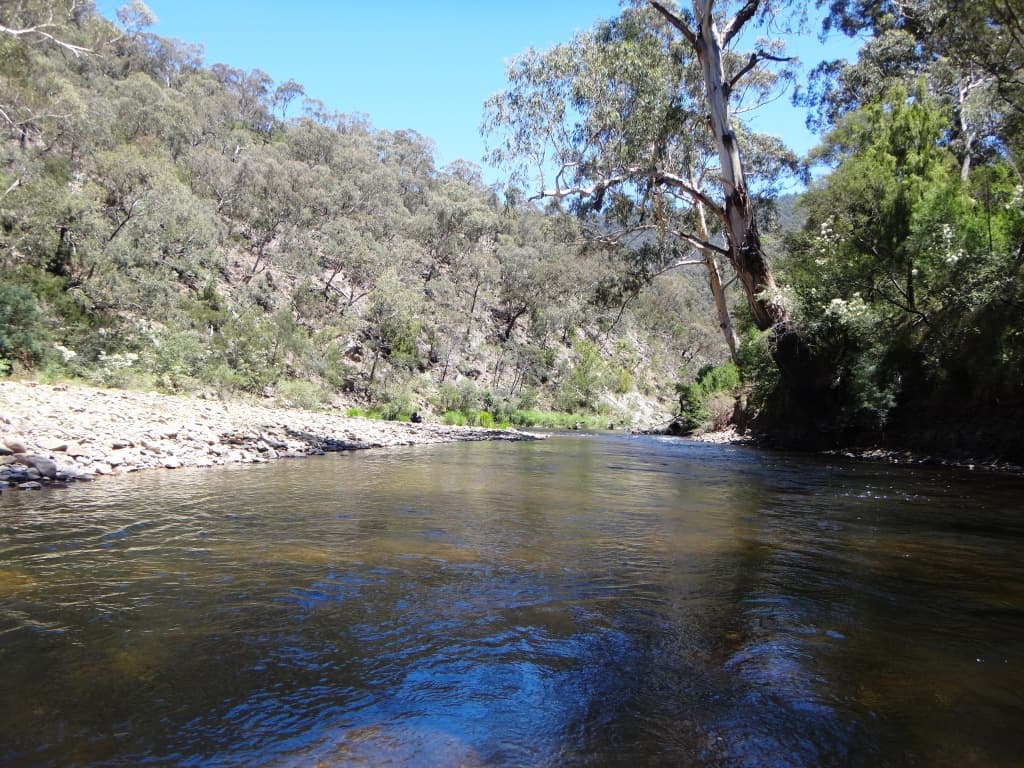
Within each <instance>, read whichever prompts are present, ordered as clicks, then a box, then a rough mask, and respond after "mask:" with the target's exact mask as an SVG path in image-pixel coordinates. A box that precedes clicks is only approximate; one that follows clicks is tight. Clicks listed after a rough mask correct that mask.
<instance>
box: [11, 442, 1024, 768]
mask: <svg viewBox="0 0 1024 768" xmlns="http://www.w3.org/2000/svg"><path fill="white" fill-rule="evenodd" d="M1022 485H1024V483H1022V482H1021V481H1020V480H1019V479H1015V478H1002V477H988V478H980V477H976V476H973V475H970V474H966V473H955V472H936V471H930V470H920V469H907V468H891V467H884V466H873V465H857V464H847V463H842V462H833V461H826V460H822V459H808V458H806V457H792V456H786V455H781V454H770V453H758V452H754V451H750V450H746V449H742V448H736V447H729V446H707V445H699V444H695V443H691V442H688V441H681V440H665V439H658V438H634V439H630V438H625V437H616V438H608V437H602V438H581V437H573V438H569V437H566V438H558V439H552V440H548V441H545V442H541V443H514V444H497V443H495V444H472V445H447V446H431V447H421V448H416V449H402V450H391V451H379V452H371V453H364V454H352V455H342V456H327V457H323V458H318V459H306V460H302V461H297V462H278V463H274V464H270V465H265V466H260V467H250V468H245V469H229V470H216V471H203V470H187V471H178V472H175V473H166V474H165V473H154V474H151V475H146V476H139V477H133V478H128V479H125V480H120V479H110V480H104V481H103V482H101V483H97V484H95V485H93V486H91V487H87V488H72V489H67V490H66V491H57V492H54V493H49V494H43V495H39V494H35V495H30V494H14V495H12V494H6V495H4V496H3V497H0V534H2V538H0V663H2V664H3V669H4V676H3V679H2V680H0V763H2V764H4V765H8V764H9V765H218V766H222V765H232V766H233V765H237V766H250V765H275V766H299V765H303V766H305V765H323V766H333V765H360V764H363V765H388V764H390V765H467V766H474V765H559V766H560V765H584V764H586V765H637V764H641V765H681V764H682V765H708V766H861V765H862V766H876V765H877V766H911V765H939V766H943V765H949V766H954V765H969V764H979V765H992V766H1010V765H1018V764H1019V762H1018V761H1019V744H1018V739H1017V734H1016V730H1017V723H1019V722H1020V721H1021V717H1022V715H1024V698H1022V694H1021V691H1024V686H1022V683H1024V658H1022V655H1024V654H1022V652H1021V649H1020V642H1019V639H1020V637H1024V633H1022V630H1024V567H1022V566H1021V564H1020V562H1019V557H1018V555H1017V553H1018V552H1019V551H1020V545H1021V544H1022V539H1024V521H1022V520H1021V519H1020V517H1019V514H1020V513H1019V501H1018V500H1019V498H1020V491H1021V489H1022Z"/></svg>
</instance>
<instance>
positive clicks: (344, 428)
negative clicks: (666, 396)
mask: <svg viewBox="0 0 1024 768" xmlns="http://www.w3.org/2000/svg"><path fill="white" fill-rule="evenodd" d="M536 438H537V436H536V435H531V434H529V433H526V432H520V431H518V430H503V429H481V428H475V427H449V426H444V425H441V424H407V423H402V422H386V421H373V420H370V419H358V418H349V417H346V416H341V415H336V414H332V413H322V412H317V411H303V410H298V409H291V408H272V407H267V406H262V405H254V404H250V403H245V402H235V401H230V402H225V401H220V400H201V399H196V398H187V397H176V396H171V395H161V394H157V393H153V392H133V391H127V390H110V389H95V388H92V387H82V386H75V385H70V384H68V385H64V384H58V385H46V384H36V383H33V382H14V381H0V491H4V490H10V489H21V490H36V489H39V488H42V487H44V486H45V485H47V484H48V483H66V482H71V481H75V480H91V479H93V478H95V477H98V476H102V475H116V474H124V473H126V472H135V471H138V470H143V469H176V468H178V467H186V466H200V467H202V466H214V465H218V464H233V463H258V462H264V461H270V460H273V459H277V458H287V457H298V456H309V455H315V454H320V453H324V452H326V451H346V450H357V449H362V448H379V447H384V446H398V445H417V444H424V443H442V442H454V441H460V440H531V439H536Z"/></svg>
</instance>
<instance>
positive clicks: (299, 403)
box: [274, 379, 327, 411]
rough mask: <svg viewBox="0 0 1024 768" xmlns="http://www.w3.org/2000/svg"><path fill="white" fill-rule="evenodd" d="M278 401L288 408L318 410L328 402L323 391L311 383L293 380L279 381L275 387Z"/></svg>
mask: <svg viewBox="0 0 1024 768" xmlns="http://www.w3.org/2000/svg"><path fill="white" fill-rule="evenodd" d="M274 394H275V395H276V397H277V400H278V401H279V402H280V403H281V404H282V405H286V406H290V407H293V408H304V409H306V410H308V411H312V410H316V409H318V408H319V407H320V406H321V405H323V404H324V402H325V401H326V400H327V394H326V393H325V392H324V391H323V389H322V388H321V387H319V386H317V385H316V384H314V383H313V382H311V381H301V380H299V379H292V380H288V381H279V382H278V383H277V385H276V386H275V387H274Z"/></svg>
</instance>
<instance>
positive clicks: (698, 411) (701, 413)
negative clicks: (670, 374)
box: [676, 362, 740, 431]
mask: <svg viewBox="0 0 1024 768" xmlns="http://www.w3.org/2000/svg"><path fill="white" fill-rule="evenodd" d="M739 387H740V372H739V369H738V368H737V367H736V365H735V364H734V363H732V362H728V363H724V364H722V365H718V366H711V365H709V366H705V367H704V368H702V369H701V370H700V371H699V372H698V374H697V378H696V380H695V381H694V382H693V383H690V384H686V383H680V384H677V385H676V392H677V393H678V395H679V421H680V422H682V423H683V425H684V426H685V427H686V428H687V429H688V430H690V431H698V430H699V431H703V430H707V429H712V428H721V427H724V426H725V423H726V421H727V420H728V417H729V416H730V415H731V413H732V405H733V402H734V401H735V398H736V394H737V392H738V390H739ZM723 413H724V418H723Z"/></svg>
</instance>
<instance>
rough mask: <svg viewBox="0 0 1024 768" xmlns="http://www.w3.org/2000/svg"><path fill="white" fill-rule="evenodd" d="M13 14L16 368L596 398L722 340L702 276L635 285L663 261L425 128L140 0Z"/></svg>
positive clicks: (19, 8) (391, 394) (0, 359)
mask: <svg viewBox="0 0 1024 768" xmlns="http://www.w3.org/2000/svg"><path fill="white" fill-rule="evenodd" d="M2 16H3V17H2V18H0V24H2V26H3V27H4V33H3V34H0V110H2V112H0V121H2V123H3V126H2V130H3V137H4V140H3V142H2V145H0V153H2V154H0V195H2V197H0V227H2V229H0V373H2V374H29V375H35V376H40V377H43V378H47V379H60V378H64V377H74V378H79V379H84V380H86V381H89V382H92V383H98V384H102V385H108V386H141V387H155V388H158V389H161V390H167V391H183V392H204V393H220V394H227V393H230V392H248V393H253V394H256V395H259V396H270V397H275V398H277V399H278V400H279V401H284V402H289V403H293V404H297V405H303V406H316V405H320V404H327V403H330V402H331V401H332V400H334V399H337V398H339V397H340V398H341V399H342V400H347V401H349V402H358V403H361V404H362V405H363V406H364V407H366V408H372V409H376V410H378V411H382V412H384V413H386V414H388V415H391V416H400V415H403V414H409V413H410V412H413V411H421V412H422V411H423V410H431V411H433V412H435V413H438V414H441V413H444V412H446V411H453V410H458V411H462V412H473V411H478V410H481V409H483V410H487V411H490V412H491V413H494V414H497V416H498V418H499V420H500V419H501V418H502V417H504V416H507V415H509V414H510V413H511V412H513V411H516V410H520V411H521V410H526V409H532V408H546V409H554V410H559V411H566V412H596V411H602V412H604V413H605V414H607V415H606V417H605V419H606V420H607V419H608V418H616V419H620V418H621V419H628V418H629V416H630V410H631V406H630V405H629V402H630V398H633V400H632V402H633V404H634V406H635V405H637V403H638V401H637V397H638V395H639V396H643V397H647V398H651V399H657V398H661V400H662V401H663V402H669V403H670V402H671V399H672V397H673V389H672V387H673V384H674V383H675V382H676V381H677V380H679V379H680V378H689V377H691V376H692V375H693V374H694V373H695V372H696V371H697V370H698V369H699V368H700V367H701V366H702V365H705V364H707V363H715V362H719V361H721V360H722V359H723V357H724V355H725V354H726V352H725V347H724V345H723V343H722V342H721V337H720V335H719V334H718V331H717V328H716V327H715V326H714V323H713V320H712V319H711V318H712V317H713V315H712V314H710V313H709V309H708V308H709V307H710V306H711V303H710V302H711V299H710V296H709V295H708V293H707V290H706V288H705V287H704V280H703V277H702V276H701V275H700V274H699V273H698V274H695V275H687V274H686V273H685V272H675V273H667V274H665V275H662V276H660V277H658V279H657V280H655V281H654V282H653V285H651V286H650V287H649V288H648V289H646V290H644V291H640V290H639V288H640V286H641V285H642V284H644V283H646V282H647V278H649V277H650V276H651V274H653V271H654V270H655V268H654V267H653V266H652V263H651V261H650V260H649V259H648V260H645V261H644V263H643V265H642V266H641V267H638V266H637V265H636V263H635V261H636V260H635V259H633V258H632V257H631V255H630V252H629V251H628V250H623V249H621V248H617V247H613V246H609V245H607V244H601V243H596V242H594V241H593V240H592V239H588V238H585V237H583V233H582V229H581V226H580V223H579V222H578V220H576V219H575V218H573V217H571V216H568V215H565V214H558V213H556V212H547V213H544V212H542V211H540V210H539V209H538V208H537V207H536V206H534V205H533V204H530V203H527V202H524V201H523V198H522V196H521V195H517V194H516V193H515V192H514V190H513V191H506V190H504V189H498V188H494V189H492V188H488V187H486V186H485V185H484V184H483V183H482V182H481V180H480V176H479V172H478V170H477V169H476V168H475V166H473V165H472V164H470V163H466V162H457V163H454V164H452V165H450V166H448V167H444V168H437V167H436V166H435V160H434V156H433V148H432V144H431V141H430V139H429V138H427V137H425V136H422V135H420V134H418V133H417V132H415V131H413V130H408V131H396V132H388V131H382V130H376V129H375V128H374V127H373V125H372V116H370V118H366V117H363V116H353V115H347V114H342V113H338V112H334V111H331V110H329V109H327V108H326V107H325V106H324V104H323V103H321V102H320V101H318V100H317V99H316V98H315V94H306V93H305V92H304V89H303V87H302V85H301V84H299V83H296V82H294V81H288V82H285V83H274V82H273V81H272V80H271V78H270V77H269V76H267V75H266V74H264V73H263V72H260V71H258V70H253V71H249V72H246V71H241V70H237V69H234V68H232V67H231V66H229V65H226V64H220V63H218V64H213V65H209V66H208V65H206V64H205V63H204V62H203V60H202V54H201V48H200V47H199V46H198V45H194V44H192V43H185V42H181V41H178V40H170V39H165V38H162V37H159V36H157V35H155V34H152V33H151V31H150V29H151V21H152V19H151V17H150V15H149V14H148V11H147V10H146V8H145V6H143V5H142V4H140V3H135V4H132V5H127V6H125V7H124V8H123V9H122V11H121V12H120V13H119V23H118V24H115V23H113V22H112V21H111V20H108V19H105V18H103V17H102V16H100V15H98V13H97V12H96V11H95V10H94V8H93V7H92V5H91V3H83V2H63V3H52V2H44V1H43V0H39V1H38V2H36V1H35V0H32V1H26V2H18V3H14V4H11V3H6V4H4V9H3V11H2ZM666 258H667V257H666ZM669 407H671V406H669Z"/></svg>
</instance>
